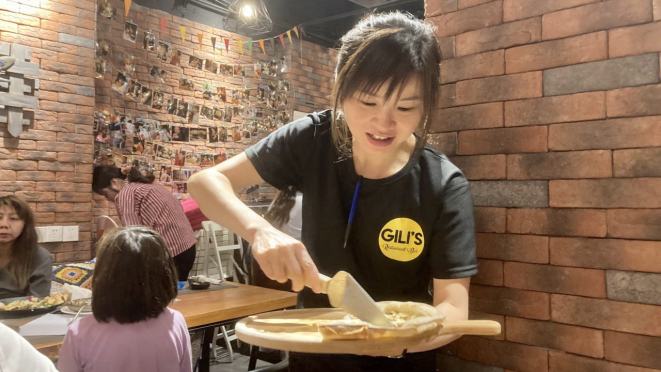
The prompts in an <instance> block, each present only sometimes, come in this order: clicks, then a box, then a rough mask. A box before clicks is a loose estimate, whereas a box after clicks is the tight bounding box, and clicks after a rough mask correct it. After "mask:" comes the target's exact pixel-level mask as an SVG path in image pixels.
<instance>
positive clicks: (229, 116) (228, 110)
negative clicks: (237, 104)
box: [223, 107, 232, 123]
mask: <svg viewBox="0 0 661 372" xmlns="http://www.w3.org/2000/svg"><path fill="white" fill-rule="evenodd" d="M223 121H226V122H228V123H231V122H232V108H231V107H225V116H224V117H223Z"/></svg>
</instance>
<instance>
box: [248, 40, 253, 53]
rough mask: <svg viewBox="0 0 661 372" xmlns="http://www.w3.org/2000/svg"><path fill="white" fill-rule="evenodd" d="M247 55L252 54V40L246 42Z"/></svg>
mask: <svg viewBox="0 0 661 372" xmlns="http://www.w3.org/2000/svg"><path fill="white" fill-rule="evenodd" d="M248 53H250V54H252V40H248Z"/></svg>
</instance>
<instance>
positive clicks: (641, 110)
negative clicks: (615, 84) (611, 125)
mask: <svg viewBox="0 0 661 372" xmlns="http://www.w3.org/2000/svg"><path fill="white" fill-rule="evenodd" d="M659 97H661V85H646V86H642V87H633V88H623V89H616V90H611V91H609V92H607V93H606V102H607V104H606V107H607V108H608V116H609V117H617V116H647V115H661V105H659Z"/></svg>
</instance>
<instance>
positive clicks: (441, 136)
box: [427, 133, 457, 156]
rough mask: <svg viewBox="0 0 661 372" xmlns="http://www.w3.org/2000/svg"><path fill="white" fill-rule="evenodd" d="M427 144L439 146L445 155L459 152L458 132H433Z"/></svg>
mask: <svg viewBox="0 0 661 372" xmlns="http://www.w3.org/2000/svg"><path fill="white" fill-rule="evenodd" d="M427 144H429V145H430V146H433V147H435V148H437V149H438V150H439V151H441V152H442V153H444V154H445V155H450V156H452V155H455V154H456V153H457V133H433V134H430V135H429V136H428V138H427Z"/></svg>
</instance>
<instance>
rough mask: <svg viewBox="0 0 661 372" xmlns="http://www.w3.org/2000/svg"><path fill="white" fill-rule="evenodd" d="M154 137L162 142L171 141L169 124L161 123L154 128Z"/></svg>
mask: <svg viewBox="0 0 661 372" xmlns="http://www.w3.org/2000/svg"><path fill="white" fill-rule="evenodd" d="M154 139H155V140H157V141H162V142H170V141H172V135H171V134H170V126H169V125H168V124H161V125H160V126H159V127H158V129H157V130H156V138H154ZM163 157H164V156H163ZM168 159H169V158H168Z"/></svg>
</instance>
